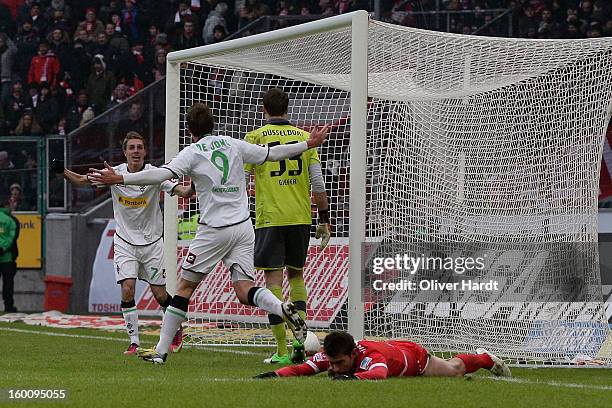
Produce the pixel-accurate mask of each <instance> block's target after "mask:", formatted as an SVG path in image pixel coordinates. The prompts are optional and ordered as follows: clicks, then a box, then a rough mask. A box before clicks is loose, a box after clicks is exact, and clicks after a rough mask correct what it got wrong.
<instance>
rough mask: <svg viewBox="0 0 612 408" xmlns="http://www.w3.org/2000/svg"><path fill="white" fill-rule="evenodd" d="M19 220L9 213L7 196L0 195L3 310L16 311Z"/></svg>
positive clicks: (0, 258) (0, 271) (0, 259)
mask: <svg viewBox="0 0 612 408" xmlns="http://www.w3.org/2000/svg"><path fill="white" fill-rule="evenodd" d="M18 238H19V221H18V220H17V219H16V218H15V217H14V216H12V215H11V209H10V205H9V200H8V197H6V196H5V195H1V196H0V274H2V299H3V301H4V311H5V312H7V313H15V312H17V308H16V307H15V301H14V299H13V288H14V279H15V274H16V273H17V264H16V260H17V256H18V251H17V239H18Z"/></svg>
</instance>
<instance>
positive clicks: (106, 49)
mask: <svg viewBox="0 0 612 408" xmlns="http://www.w3.org/2000/svg"><path fill="white" fill-rule="evenodd" d="M91 53H92V55H102V56H103V57H104V63H105V64H106V69H107V70H108V71H111V72H113V71H115V69H116V66H117V58H118V55H117V54H118V50H117V49H116V48H114V47H112V46H111V45H110V44H109V43H108V36H107V35H106V32H104V33H100V34H98V36H97V38H96V43H95V44H94V45H93V47H92V48H91Z"/></svg>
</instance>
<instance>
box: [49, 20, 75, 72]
mask: <svg viewBox="0 0 612 408" xmlns="http://www.w3.org/2000/svg"><path fill="white" fill-rule="evenodd" d="M47 42H48V43H49V47H51V51H53V53H54V54H55V56H56V57H57V59H58V60H59V63H60V69H61V70H62V71H65V70H66V67H68V66H69V65H70V58H71V55H70V54H71V52H72V44H71V43H70V36H69V35H68V33H67V32H66V31H64V30H62V29H61V28H56V29H54V30H52V31H51V32H50V33H49V35H48V36H47ZM60 77H61V76H60Z"/></svg>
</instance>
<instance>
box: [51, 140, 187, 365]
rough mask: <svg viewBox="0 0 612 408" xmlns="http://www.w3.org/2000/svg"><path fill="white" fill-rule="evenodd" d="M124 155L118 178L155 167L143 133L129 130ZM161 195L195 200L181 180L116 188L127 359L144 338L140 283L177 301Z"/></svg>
mask: <svg viewBox="0 0 612 408" xmlns="http://www.w3.org/2000/svg"><path fill="white" fill-rule="evenodd" d="M123 153H124V155H125V158H126V160H127V163H123V164H120V165H118V166H115V167H113V170H114V171H115V172H116V173H118V174H129V173H135V172H139V171H141V170H148V169H155V168H156V167H155V166H152V165H150V164H148V163H146V164H145V162H144V159H145V156H146V153H147V151H146V147H145V140H144V138H143V137H142V136H141V135H140V134H138V133H137V132H128V134H127V135H126V137H125V139H124V141H123ZM55 167H56V168H55V169H54V171H56V172H58V173H63V175H64V177H65V178H66V179H67V180H68V181H70V182H71V183H72V184H74V185H76V186H89V185H92V184H95V183H92V181H91V179H88V177H87V176H86V175H82V174H77V173H74V172H72V171H70V170H68V169H64V168H63V164H62V165H60V166H58V165H55ZM160 191H166V192H168V193H171V194H176V195H178V196H180V197H191V195H193V193H194V191H193V190H192V189H191V187H188V186H181V185H179V184H178V183H177V182H171V181H168V180H166V181H163V182H162V183H157V184H154V185H149V186H127V185H123V184H116V185H113V186H111V194H112V200H113V213H114V217H115V221H116V223H117V227H116V232H115V236H114V253H115V255H114V264H115V277H116V280H117V283H118V284H120V285H121V310H122V312H123V318H124V320H125V327H126V330H127V332H128V335H129V336H130V345H129V347H128V349H127V350H126V351H125V352H124V354H126V355H130V354H136V352H137V350H138V346H139V344H140V340H139V337H138V310H137V308H136V303H135V300H134V295H135V290H136V279H141V280H144V281H146V282H148V283H149V285H150V287H151V292H153V296H155V299H156V300H157V301H158V302H159V304H160V306H161V307H162V309H164V310H165V309H166V308H167V307H168V306H169V305H170V301H171V299H172V297H171V296H170V295H169V294H168V292H167V291H166V272H165V270H164V259H163V253H164V243H163V218H162V213H161V209H160V206H159V196H160ZM182 340H183V333H182V329H181V328H178V330H177V331H176V333H175V335H174V337H173V341H172V345H171V350H172V351H174V352H178V351H180V349H181V347H182V344H183V343H182Z"/></svg>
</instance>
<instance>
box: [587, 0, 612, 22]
mask: <svg viewBox="0 0 612 408" xmlns="http://www.w3.org/2000/svg"><path fill="white" fill-rule="evenodd" d="M610 8H611V7H610V4H609V3H608V5H606V3H604V2H603V1H601V0H598V1H596V2H595V3H593V13H592V14H591V18H592V19H593V20H594V21H597V22H598V23H600V24H602V25H604V24H606V21H607V20H608V18H609V17H610Z"/></svg>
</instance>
